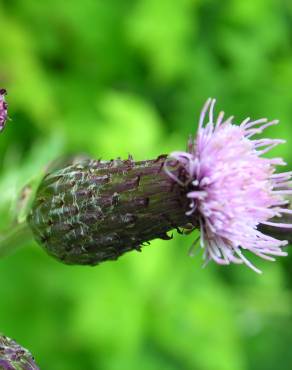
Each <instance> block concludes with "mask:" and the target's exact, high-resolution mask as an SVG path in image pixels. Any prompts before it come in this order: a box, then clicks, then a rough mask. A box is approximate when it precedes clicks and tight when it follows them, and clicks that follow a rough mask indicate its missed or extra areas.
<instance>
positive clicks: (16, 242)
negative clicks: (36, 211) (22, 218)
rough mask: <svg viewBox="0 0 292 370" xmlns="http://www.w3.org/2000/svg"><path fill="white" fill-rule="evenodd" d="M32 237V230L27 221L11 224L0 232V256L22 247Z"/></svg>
mask: <svg viewBox="0 0 292 370" xmlns="http://www.w3.org/2000/svg"><path fill="white" fill-rule="evenodd" d="M31 239H32V232H31V230H30V228H29V226H28V224H27V222H22V223H20V224H16V225H13V226H11V227H10V228H9V229H7V230H5V231H3V232H1V233H0V258H2V257H5V256H6V255H8V254H10V253H11V252H13V251H14V250H16V249H18V248H20V247H22V246H23V245H24V244H25V243H26V242H28V241H29V240H31Z"/></svg>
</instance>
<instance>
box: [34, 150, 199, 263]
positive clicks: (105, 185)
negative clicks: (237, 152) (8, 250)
mask: <svg viewBox="0 0 292 370" xmlns="http://www.w3.org/2000/svg"><path fill="white" fill-rule="evenodd" d="M165 158H166V157H165V156H160V157H158V158H157V159H156V160H148V161H141V162H134V161H133V160H132V159H131V158H129V159H128V160H120V159H117V160H112V161H100V160H86V161H83V162H80V163H78V164H73V165H70V166H67V167H65V168H63V169H60V170H55V171H53V172H51V173H48V174H47V175H46V176H45V178H44V179H43V181H42V182H41V184H40V186H39V188H38V190H37V193H36V197H35V200H34V203H33V206H32V210H31V212H30V215H29V217H28V223H29V225H30V227H31V229H32V231H33V233H34V235H35V237H36V239H37V240H38V241H39V243H40V244H41V245H42V246H43V247H44V248H45V249H46V250H47V252H48V253H49V254H51V255H52V256H54V257H56V258H57V259H59V260H61V261H63V262H64V263H67V264H82V265H83V264H88V265H96V264H98V263H99V262H102V261H106V260H114V259H117V258H118V257H119V256H121V255H122V254H124V253H125V252H128V251H131V250H140V248H141V247H142V246H143V245H144V244H145V243H147V242H148V241H150V240H152V239H155V238H162V239H169V238H170V236H168V235H167V232H168V231H170V230H171V229H173V228H177V229H178V228H179V227H183V226H185V225H186V224H190V223H191V224H193V225H195V224H196V221H195V217H190V216H187V215H186V211H187V209H188V199H187V197H186V196H184V194H182V192H184V189H183V188H182V187H181V186H179V185H178V184H176V183H175V182H174V181H173V180H172V179H171V177H170V176H169V175H167V174H166V172H165V171H164V168H163V167H164V162H165ZM168 168H169V169H170V170H171V171H173V173H176V176H178V173H177V172H175V171H177V170H176V169H175V167H171V164H170V165H168ZM182 195H183V196H182Z"/></svg>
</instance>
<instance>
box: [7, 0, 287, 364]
mask: <svg viewBox="0 0 292 370" xmlns="http://www.w3.org/2000/svg"><path fill="white" fill-rule="evenodd" d="M0 24H1V46H0V85H1V87H5V88H7V89H8V91H9V95H8V102H9V106H10V116H11V122H9V124H8V125H7V128H6V130H5V132H4V133H3V134H2V135H1V138H0V139H1V140H0V171H1V174H0V191H1V197H0V198H1V200H0V215H1V217H0V225H1V227H2V228H4V227H5V225H7V223H8V221H9V219H10V218H11V210H12V206H13V203H14V201H15V197H16V195H17V193H18V192H19V189H20V188H21V187H22V186H23V185H24V183H25V182H26V181H28V180H29V179H31V178H33V177H34V176H35V175H37V174H39V173H40V172H41V171H42V169H43V168H44V165H45V164H47V163H48V162H49V161H51V160H52V159H54V158H56V157H58V156H59V155H63V154H72V153H88V154H89V155H91V156H93V157H96V158H100V157H102V158H103V159H111V158H115V157H117V156H121V157H124V158H125V157H126V156H127V155H128V153H131V154H132V155H133V156H134V158H135V159H150V158H154V157H155V156H157V155H159V154H161V153H168V152H170V151H172V150H178V149H183V148H185V142H186V139H187V137H188V135H189V134H190V133H193V132H195V129H196V125H197V119H198V115H199V111H200V109H201V106H202V104H203V103H204V101H205V100H206V98H207V97H209V96H213V97H217V99H218V108H217V111H219V109H224V110H225V111H226V112H227V113H228V114H234V115H235V116H236V117H237V119H238V121H240V120H242V119H243V118H245V117H246V116H251V117H252V118H260V117H265V116H267V117H269V118H271V119H273V118H279V119H280V120H281V125H280V126H278V127H273V128H271V129H270V130H269V132H268V134H269V135H270V136H273V137H282V138H285V139H287V140H288V141H289V145H286V146H282V147H281V148H279V149H277V150H275V151H274V153H273V154H275V155H281V156H283V157H284V158H285V160H286V161H287V162H289V163H290V164H289V166H290V169H291V163H292V154H291V145H292V126H291V116H292V105H291V101H292V28H291V25H292V3H291V1H289V0H287V1H279V0H244V1H241V0H228V1H224V2H223V1H219V0H218V1H216V0H120V1H119V0H103V1H102V0H83V1H77V0H71V1H62V0H46V1H45V0H43V1H41V0H0ZM193 238H194V236H192V235H191V236H190V237H183V236H180V235H177V234H176V233H175V238H174V239H173V240H172V241H160V240H157V241H155V242H153V243H151V246H150V247H145V248H144V249H143V251H142V253H136V252H135V253H134V252H133V253H129V254H128V255H125V256H124V257H122V258H121V259H120V260H119V261H117V262H108V263H105V264H102V265H100V266H97V267H94V268H91V267H74V266H66V265H62V264H60V263H58V262H56V261H55V260H53V259H52V258H51V257H49V256H47V255H46V254H45V252H44V251H43V250H42V249H41V248H40V247H38V246H37V244H36V243H34V242H30V243H29V244H28V245H26V247H25V248H23V249H21V250H19V251H17V252H16V253H14V254H13V255H10V256H9V257H6V258H4V259H2V260H1V261H0V281H1V284H0V297H1V301H0V302H1V303H0V331H1V332H3V333H5V334H6V335H8V336H10V337H12V338H14V339H16V340H17V341H18V342H19V343H21V344H22V345H24V346H26V347H27V348H29V349H30V350H31V351H32V353H33V354H34V355H35V357H36V359H37V362H38V364H39V365H40V367H41V369H48V370H49V369H50V370H91V369H92V370H136V369H139V370H156V369H159V370H196V369H198V370H253V369H256V370H270V369H271V370H272V369H276V368H277V369H278V370H284V369H285V370H286V369H290V368H291V367H292V351H291V345H292V278H291V273H292V257H288V258H286V259H281V260H280V259H279V260H278V261H277V263H270V262H262V261H259V260H254V261H255V263H256V265H257V266H259V267H260V268H262V269H263V271H264V274H263V275H262V276H258V275H256V274H255V273H253V272H252V271H251V270H248V269H247V268H246V267H244V266H230V267H218V266H216V265H215V264H212V263H211V264H209V265H208V267H207V268H205V269H201V257H200V256H197V257H195V258H193V259H192V258H189V257H188V256H187V251H188V247H189V246H190V244H191V241H192V239H193ZM291 255H292V254H291Z"/></svg>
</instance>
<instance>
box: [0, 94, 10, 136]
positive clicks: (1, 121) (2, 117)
mask: <svg viewBox="0 0 292 370" xmlns="http://www.w3.org/2000/svg"><path fill="white" fill-rule="evenodd" d="M5 95H6V90H5V89H0V132H1V131H2V130H3V129H4V127H5V123H6V121H7V117H8V116H7V108H8V104H7V103H6V101H5Z"/></svg>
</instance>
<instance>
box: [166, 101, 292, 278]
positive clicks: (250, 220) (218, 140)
mask: <svg viewBox="0 0 292 370" xmlns="http://www.w3.org/2000/svg"><path fill="white" fill-rule="evenodd" d="M214 105H215V99H208V100H207V102H206V104H205V106H204V108H203V110H202V113H201V116H200V121H199V128H198V132H197V137H196V138H195V140H192V139H190V140H189V142H188V150H187V151H186V152H181V151H178V152H173V153H171V154H170V158H171V160H174V161H175V162H176V163H177V166H178V167H179V168H180V170H181V173H183V180H182V179H181V178H180V177H179V176H176V175H175V174H173V173H172V172H171V171H169V170H168V165H167V163H166V167H165V168H166V171H167V173H168V175H169V176H170V177H171V178H172V179H173V180H174V181H175V182H176V183H178V184H179V185H181V186H182V187H183V188H185V189H186V192H187V194H186V196H187V198H188V199H189V210H188V211H187V215H188V216H191V215H196V217H197V218H198V220H199V225H200V232H201V238H200V245H201V247H202V248H203V249H204V258H205V261H206V263H207V262H208V261H210V260H214V261H215V262H217V263H219V264H224V265H227V264H230V263H242V262H243V263H245V264H246V265H247V266H248V267H250V268H252V269H253V270H254V271H256V272H260V270H259V269H257V268H256V267H255V266H254V265H253V264H252V263H251V262H250V261H249V260H248V259H247V258H246V257H245V256H244V255H243V253H242V250H248V251H250V252H252V253H254V254H256V255H257V256H259V257H262V258H264V259H266V260H270V261H274V258H273V257H272V256H286V255H287V253H286V252H284V251H283V250H282V247H283V246H285V245H287V241H281V240H278V239H275V238H273V237H271V236H270V235H266V234H265V233H263V232H262V231H260V230H259V228H258V227H259V225H268V226H272V227H275V228H287V229H291V228H292V224H291V223H278V222H276V221H274V218H276V217H281V216H283V215H284V214H290V215H291V214H292V210H289V209H287V203H289V202H288V201H287V200H285V198H284V196H285V195H289V194H292V189H291V182H289V180H291V176H292V172H284V173H278V174H276V173H275V170H276V166H283V165H285V164H286V163H284V161H283V160H282V159H281V158H272V159H268V158H264V157H262V155H263V154H265V153H267V152H268V151H270V150H271V149H272V148H274V147H275V146H277V145H278V144H282V143H284V142H285V141H284V140H278V139H251V138H252V137H254V135H257V134H260V133H262V132H263V131H264V129H265V128H267V127H269V126H272V125H276V124H277V123H278V121H277V120H274V121H268V120H267V119H266V118H263V119H258V120H256V121H251V120H250V118H247V119H245V120H244V121H243V122H242V123H241V124H240V125H235V124H233V123H232V120H233V117H229V118H227V119H225V120H224V113H223V112H220V113H219V115H218V117H217V119H216V120H215V118H214ZM207 113H208V115H207ZM206 116H207V120H208V122H207V124H206V125H204V121H205V119H206ZM271 219H273V220H271Z"/></svg>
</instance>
